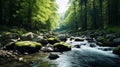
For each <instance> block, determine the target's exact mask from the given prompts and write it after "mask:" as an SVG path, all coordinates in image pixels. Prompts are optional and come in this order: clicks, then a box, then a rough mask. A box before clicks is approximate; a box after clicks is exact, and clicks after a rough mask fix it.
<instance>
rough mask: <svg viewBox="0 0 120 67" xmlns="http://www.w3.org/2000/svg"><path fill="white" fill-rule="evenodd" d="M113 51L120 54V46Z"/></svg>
mask: <svg viewBox="0 0 120 67" xmlns="http://www.w3.org/2000/svg"><path fill="white" fill-rule="evenodd" d="M113 53H115V54H117V55H120V46H117V47H115V48H114V49H113Z"/></svg>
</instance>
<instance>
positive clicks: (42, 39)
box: [33, 36, 48, 46]
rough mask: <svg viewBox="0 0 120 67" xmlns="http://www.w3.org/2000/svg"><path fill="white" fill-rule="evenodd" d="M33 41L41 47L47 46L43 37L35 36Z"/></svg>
mask: <svg viewBox="0 0 120 67" xmlns="http://www.w3.org/2000/svg"><path fill="white" fill-rule="evenodd" d="M33 41H36V42H39V43H41V44H42V45H43V46H46V45H47V44H48V41H47V40H46V39H45V38H44V37H43V36H36V37H35V38H34V39H33Z"/></svg>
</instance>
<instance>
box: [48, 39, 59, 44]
mask: <svg viewBox="0 0 120 67" xmlns="http://www.w3.org/2000/svg"><path fill="white" fill-rule="evenodd" d="M47 41H48V43H49V44H55V43H57V42H60V40H59V39H58V38H57V37H50V38H48V39H47Z"/></svg>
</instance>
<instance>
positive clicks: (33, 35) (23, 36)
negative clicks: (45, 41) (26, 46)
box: [21, 32, 35, 41]
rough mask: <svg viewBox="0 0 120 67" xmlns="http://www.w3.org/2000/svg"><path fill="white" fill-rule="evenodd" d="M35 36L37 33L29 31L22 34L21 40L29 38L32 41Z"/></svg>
mask: <svg viewBox="0 0 120 67" xmlns="http://www.w3.org/2000/svg"><path fill="white" fill-rule="evenodd" d="M34 38H35V34H34V33H32V32H28V33H26V34H23V35H22V36H21V40H23V41H28V40H30V41H32V40H33V39H34Z"/></svg>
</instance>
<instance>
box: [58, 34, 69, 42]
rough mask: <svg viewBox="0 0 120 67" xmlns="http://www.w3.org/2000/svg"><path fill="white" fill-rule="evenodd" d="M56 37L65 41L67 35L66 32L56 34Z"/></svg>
mask: <svg viewBox="0 0 120 67" xmlns="http://www.w3.org/2000/svg"><path fill="white" fill-rule="evenodd" d="M57 37H58V38H59V39H60V40H61V41H66V40H67V38H68V37H69V35H68V34H59V35H57Z"/></svg>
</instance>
